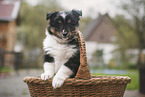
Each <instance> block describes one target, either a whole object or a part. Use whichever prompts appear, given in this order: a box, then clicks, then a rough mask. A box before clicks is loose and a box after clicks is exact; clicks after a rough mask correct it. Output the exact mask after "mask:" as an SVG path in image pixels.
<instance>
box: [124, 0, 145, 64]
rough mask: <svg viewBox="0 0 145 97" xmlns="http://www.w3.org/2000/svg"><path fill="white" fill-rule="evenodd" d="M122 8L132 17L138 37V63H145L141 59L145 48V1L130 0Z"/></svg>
mask: <svg viewBox="0 0 145 97" xmlns="http://www.w3.org/2000/svg"><path fill="white" fill-rule="evenodd" d="M122 8H123V10H124V11H125V12H126V14H128V15H129V16H130V17H131V18H132V23H133V29H134V31H135V35H136V38H137V39H138V43H137V45H136V48H138V50H139V54H138V56H139V57H138V62H137V64H139V65H141V64H144V63H145V62H144V61H142V60H141V59H142V58H141V56H142V54H143V49H145V1H144V0H129V1H128V2H123V4H122ZM142 57H143V56H142Z"/></svg>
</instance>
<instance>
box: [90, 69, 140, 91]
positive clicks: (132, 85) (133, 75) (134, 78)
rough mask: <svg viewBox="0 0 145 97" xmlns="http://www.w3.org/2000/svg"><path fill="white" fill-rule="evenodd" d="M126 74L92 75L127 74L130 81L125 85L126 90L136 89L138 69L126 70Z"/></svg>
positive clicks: (137, 87)
mask: <svg viewBox="0 0 145 97" xmlns="http://www.w3.org/2000/svg"><path fill="white" fill-rule="evenodd" d="M127 71H128V73H127V74H103V73H101V74H96V73H93V74H92V75H112V76H129V77H130V78H131V83H130V84H128V85H127V89H128V90H136V89H139V72H138V70H127Z"/></svg>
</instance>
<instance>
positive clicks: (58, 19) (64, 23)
mask: <svg viewBox="0 0 145 97" xmlns="http://www.w3.org/2000/svg"><path fill="white" fill-rule="evenodd" d="M81 16H82V11H80V10H72V11H55V12H51V13H48V14H47V16H46V19H47V20H50V22H49V27H48V30H49V33H50V34H52V35H54V36H56V37H57V38H59V39H60V40H63V41H69V40H71V39H73V38H74V37H75V36H76V35H75V31H76V30H77V29H78V26H79V20H80V17H81Z"/></svg>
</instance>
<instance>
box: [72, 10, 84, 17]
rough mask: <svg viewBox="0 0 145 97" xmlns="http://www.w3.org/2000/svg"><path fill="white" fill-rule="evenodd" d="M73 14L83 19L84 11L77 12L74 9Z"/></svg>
mask: <svg viewBox="0 0 145 97" xmlns="http://www.w3.org/2000/svg"><path fill="white" fill-rule="evenodd" d="M72 13H73V15H75V16H76V17H78V18H81V17H82V10H75V9H73V10H72Z"/></svg>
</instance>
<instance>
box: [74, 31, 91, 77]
mask: <svg viewBox="0 0 145 97" xmlns="http://www.w3.org/2000/svg"><path fill="white" fill-rule="evenodd" d="M76 33H77V35H78V41H79V47H80V66H79V69H78V72H77V74H76V76H75V79H91V75H90V71H89V68H88V65H87V57H86V48H85V41H84V39H83V35H82V33H81V32H80V31H76Z"/></svg>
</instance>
